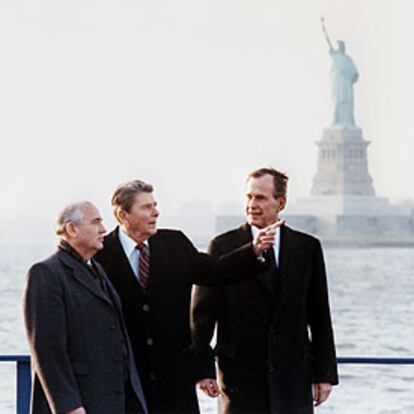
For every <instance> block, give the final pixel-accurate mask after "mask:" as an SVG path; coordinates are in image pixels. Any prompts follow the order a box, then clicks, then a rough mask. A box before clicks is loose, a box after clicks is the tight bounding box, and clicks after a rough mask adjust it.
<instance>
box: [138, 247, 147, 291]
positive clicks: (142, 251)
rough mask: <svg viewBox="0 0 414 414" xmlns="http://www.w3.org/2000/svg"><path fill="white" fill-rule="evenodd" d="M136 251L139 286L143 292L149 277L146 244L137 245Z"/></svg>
mask: <svg viewBox="0 0 414 414" xmlns="http://www.w3.org/2000/svg"><path fill="white" fill-rule="evenodd" d="M137 249H138V250H139V260H138V264H139V265H138V267H139V284H140V285H141V287H142V289H144V290H145V289H146V288H147V285H148V277H149V248H148V246H147V245H146V244H144V243H140V244H138V245H137Z"/></svg>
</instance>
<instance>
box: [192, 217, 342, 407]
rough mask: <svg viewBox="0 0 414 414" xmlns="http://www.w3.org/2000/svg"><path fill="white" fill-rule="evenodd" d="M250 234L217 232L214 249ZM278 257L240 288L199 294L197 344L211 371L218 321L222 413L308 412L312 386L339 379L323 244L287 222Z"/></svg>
mask: <svg viewBox="0 0 414 414" xmlns="http://www.w3.org/2000/svg"><path fill="white" fill-rule="evenodd" d="M251 238H252V236H251V229H250V227H249V226H248V225H247V224H246V225H244V226H241V227H240V228H238V229H236V230H232V231H230V232H227V233H225V234H223V235H221V236H218V237H217V238H216V239H214V240H213V241H212V242H211V244H210V248H209V250H210V253H211V254H213V255H216V256H220V255H222V254H226V253H228V252H229V251H231V250H233V249H235V248H237V247H238V246H240V245H241V244H244V243H246V242H247V241H249V240H251ZM279 260H280V262H279V266H278V267H276V266H275V265H273V266H271V267H270V269H268V270H265V271H261V272H258V273H256V275H255V277H254V278H252V279H249V280H247V281H244V282H242V283H239V284H237V285H233V286H228V287H220V288H204V287H197V288H196V290H195V292H194V298H193V323H192V328H193V340H194V344H195V345H194V346H195V350H196V353H197V354H198V355H199V356H203V357H204V361H205V365H206V366H209V367H210V375H214V361H213V351H212V350H211V348H210V347H209V343H210V340H211V338H212V335H213V330H214V327H215V324H216V323H217V329H218V331H217V346H216V348H215V355H216V357H217V361H218V368H219V370H218V373H219V380H220V381H221V385H222V387H223V390H224V392H223V394H222V396H221V397H220V412H221V413H237V414H240V413H274V414H310V413H312V412H313V403H312V394H311V384H312V383H321V382H329V383H331V384H337V382H338V378H337V368H336V357H335V347H334V339H333V333H332V324H331V317H330V310H329V302H328V290H327V281H326V275H325V266H324V260H323V255H322V250H321V246H320V243H319V241H318V240H317V239H315V238H314V237H312V236H309V235H306V234H304V233H300V232H298V231H294V230H292V229H290V228H288V227H286V226H282V228H281V241H280V255H279Z"/></svg>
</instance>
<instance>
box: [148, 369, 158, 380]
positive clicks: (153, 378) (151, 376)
mask: <svg viewBox="0 0 414 414" xmlns="http://www.w3.org/2000/svg"><path fill="white" fill-rule="evenodd" d="M149 377H150V380H151V381H155V380H156V379H157V376H156V375H155V372H154V371H151V372H150V373H149Z"/></svg>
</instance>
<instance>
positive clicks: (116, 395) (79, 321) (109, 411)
mask: <svg viewBox="0 0 414 414" xmlns="http://www.w3.org/2000/svg"><path fill="white" fill-rule="evenodd" d="M97 266H98V267H99V268H98V270H99V272H100V274H101V276H102V278H103V279H104V281H105V284H106V288H107V293H104V291H103V289H102V287H101V286H100V285H99V283H98V282H97V281H96V280H94V278H93V275H92V274H91V273H90V272H89V270H88V269H87V267H86V266H85V265H83V264H82V263H81V262H79V261H78V260H77V259H75V258H74V257H73V256H72V255H70V254H69V253H67V252H65V251H61V250H59V251H58V252H57V253H55V254H54V255H52V256H51V257H50V258H48V259H47V260H45V261H43V262H40V263H37V264H35V265H34V266H32V267H31V269H30V270H29V272H28V275H27V281H26V287H25V290H24V319H25V326H26V331H27V335H28V339H29V345H30V348H31V354H32V366H33V370H34V379H33V385H32V402H31V412H32V413H34V414H49V413H63V412H66V411H69V410H72V409H75V408H77V407H79V406H83V407H85V409H86V412H87V413H88V414H102V413H105V414H120V413H123V412H124V411H125V408H124V406H125V383H126V382H128V381H129V382H130V384H131V386H132V389H133V392H134V393H135V394H136V396H137V398H138V400H139V402H140V403H141V412H143V413H147V409H146V403H145V399H144V394H143V391H142V387H141V382H140V378H139V376H138V373H137V370H136V368H135V365H134V360H133V356H132V349H131V346H130V342H129V338H128V334H127V332H126V327H125V324H124V322H123V318H122V310H121V303H120V300H119V298H118V295H117V294H116V291H115V290H114V288H113V287H112V285H111V283H110V282H109V280H108V279H107V277H106V275H105V272H104V270H103V269H102V267H101V266H99V264H97Z"/></svg>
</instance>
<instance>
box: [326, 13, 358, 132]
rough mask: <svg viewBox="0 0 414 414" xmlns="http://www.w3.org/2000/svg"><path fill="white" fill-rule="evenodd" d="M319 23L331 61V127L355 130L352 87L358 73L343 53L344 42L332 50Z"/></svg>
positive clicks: (350, 60)
mask: <svg viewBox="0 0 414 414" xmlns="http://www.w3.org/2000/svg"><path fill="white" fill-rule="evenodd" d="M321 23H322V30H323V33H324V35H325V38H326V41H327V42H328V46H329V54H330V55H331V59H332V66H331V87H332V102H333V120H332V124H331V127H332V128H335V129H356V126H355V120H354V94H353V85H354V83H355V82H356V81H357V80H358V71H357V68H356V66H355V64H354V62H353V60H352V59H351V58H350V57H349V56H348V55H347V54H346V53H345V42H344V41H342V40H338V48H337V49H334V48H333V46H332V43H331V40H330V39H329V36H328V33H327V31H326V28H325V25H324V19H323V18H321Z"/></svg>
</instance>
